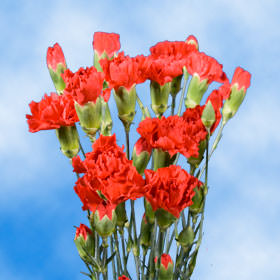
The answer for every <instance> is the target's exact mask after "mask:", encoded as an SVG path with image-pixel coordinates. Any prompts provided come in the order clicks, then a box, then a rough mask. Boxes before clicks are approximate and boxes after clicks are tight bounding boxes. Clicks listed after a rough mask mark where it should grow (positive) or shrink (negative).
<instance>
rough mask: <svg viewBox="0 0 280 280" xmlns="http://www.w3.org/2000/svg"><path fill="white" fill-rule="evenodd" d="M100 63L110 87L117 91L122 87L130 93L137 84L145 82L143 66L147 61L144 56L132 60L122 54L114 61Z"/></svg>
mask: <svg viewBox="0 0 280 280" xmlns="http://www.w3.org/2000/svg"><path fill="white" fill-rule="evenodd" d="M99 63H100V65H101V67H102V69H103V71H104V74H105V79H106V81H107V82H108V83H109V87H110V88H114V89H115V91H117V90H118V89H119V87H121V86H123V87H125V88H126V89H127V90H128V91H129V90H130V89H131V88H132V87H133V86H134V85H135V84H139V83H143V82H145V77H144V76H143V66H144V65H145V63H146V60H145V57H144V56H137V57H133V58H132V57H130V56H128V55H126V56H125V55H124V52H121V53H119V54H118V56H117V57H115V58H114V59H113V60H108V59H101V60H100V61H99Z"/></svg>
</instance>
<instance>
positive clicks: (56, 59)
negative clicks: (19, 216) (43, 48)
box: [47, 43, 66, 72]
mask: <svg viewBox="0 0 280 280" xmlns="http://www.w3.org/2000/svg"><path fill="white" fill-rule="evenodd" d="M59 63H61V64H62V65H63V66H64V68H66V62H65V57H64V54H63V51H62V49H61V47H60V45H59V44H58V43H55V44H54V46H53V47H49V48H48V50H47V66H48V68H51V69H52V70H53V71H54V72H56V69H57V65H58V64H59Z"/></svg>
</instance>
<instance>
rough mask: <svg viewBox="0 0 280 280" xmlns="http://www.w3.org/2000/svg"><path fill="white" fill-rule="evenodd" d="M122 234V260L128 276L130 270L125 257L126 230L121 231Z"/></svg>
mask: <svg viewBox="0 0 280 280" xmlns="http://www.w3.org/2000/svg"><path fill="white" fill-rule="evenodd" d="M120 235H121V241H122V260H123V267H124V272H125V274H126V275H127V276H128V271H127V260H126V258H125V255H126V253H125V242H124V232H123V230H122V232H121V233H120Z"/></svg>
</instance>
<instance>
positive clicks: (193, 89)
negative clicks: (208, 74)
mask: <svg viewBox="0 0 280 280" xmlns="http://www.w3.org/2000/svg"><path fill="white" fill-rule="evenodd" d="M207 82H208V81H207V79H204V80H202V81H200V78H199V76H198V75H196V74H194V75H193V77H192V79H191V81H190V84H189V87H188V92H187V97H186V99H185V106H186V107H187V108H194V107H195V106H197V105H199V104H200V101H201V99H202V97H203V94H204V93H205V92H206V90H207V89H208V83H207Z"/></svg>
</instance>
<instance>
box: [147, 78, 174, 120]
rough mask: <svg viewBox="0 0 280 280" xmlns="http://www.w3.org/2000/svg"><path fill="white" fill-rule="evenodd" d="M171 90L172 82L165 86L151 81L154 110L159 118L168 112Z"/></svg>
mask: <svg viewBox="0 0 280 280" xmlns="http://www.w3.org/2000/svg"><path fill="white" fill-rule="evenodd" d="M170 89H171V82H169V83H166V84H164V85H163V86H161V85H160V84H159V83H157V82H155V81H151V83H150V93H151V100H152V110H153V111H154V113H155V114H156V116H157V117H161V116H162V114H163V113H164V112H165V111H166V110H167V107H168V97H169V93H170Z"/></svg>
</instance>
